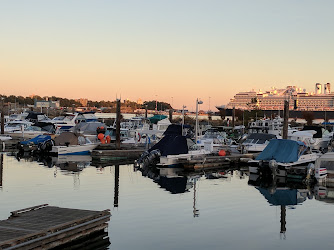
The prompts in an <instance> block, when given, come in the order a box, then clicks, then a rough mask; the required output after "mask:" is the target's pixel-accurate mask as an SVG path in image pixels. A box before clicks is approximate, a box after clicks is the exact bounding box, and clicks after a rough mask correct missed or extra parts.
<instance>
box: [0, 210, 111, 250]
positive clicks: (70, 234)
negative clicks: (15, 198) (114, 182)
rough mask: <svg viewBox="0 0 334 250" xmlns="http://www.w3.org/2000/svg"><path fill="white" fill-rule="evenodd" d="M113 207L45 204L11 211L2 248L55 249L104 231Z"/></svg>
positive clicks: (2, 224)
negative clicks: (74, 207)
mask: <svg viewBox="0 0 334 250" xmlns="http://www.w3.org/2000/svg"><path fill="white" fill-rule="evenodd" d="M110 216H111V215H110V210H109V209H108V210H104V211H92V210H81V209H70V208H60V207H54V206H48V205H47V204H43V205H40V206H35V207H30V208H25V209H21V210H17V211H13V212H11V216H10V217H9V218H8V219H7V220H3V221H0V249H51V248H55V247H59V246H61V245H64V244H70V243H71V242H73V241H76V240H79V239H84V238H87V237H89V236H90V235H93V234H96V233H98V232H101V233H103V232H104V230H105V229H106V228H107V226H108V222H109V220H110Z"/></svg>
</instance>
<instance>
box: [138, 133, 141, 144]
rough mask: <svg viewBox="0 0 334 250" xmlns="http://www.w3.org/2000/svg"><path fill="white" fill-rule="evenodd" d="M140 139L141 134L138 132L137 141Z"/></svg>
mask: <svg viewBox="0 0 334 250" xmlns="http://www.w3.org/2000/svg"><path fill="white" fill-rule="evenodd" d="M140 140H141V134H140V133H138V142H140Z"/></svg>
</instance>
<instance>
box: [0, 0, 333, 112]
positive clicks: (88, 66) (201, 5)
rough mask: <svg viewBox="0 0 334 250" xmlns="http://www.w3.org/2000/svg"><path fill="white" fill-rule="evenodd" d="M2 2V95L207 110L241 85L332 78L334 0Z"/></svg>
mask: <svg viewBox="0 0 334 250" xmlns="http://www.w3.org/2000/svg"><path fill="white" fill-rule="evenodd" d="M79 3H80V4H78V2H77V1H74V0H68V1H65V0H59V1H42V0H36V1H32V2H30V1H19V0H12V1H6V2H1V3H0V29H1V31H2V38H1V39H0V46H1V47H2V48H4V49H3V52H2V55H1V57H0V82H1V87H0V94H5V95H10V94H13V95H22V96H29V95H31V94H33V93H34V94H37V95H40V96H59V97H66V98H73V99H78V98H88V99H91V100H114V99H115V98H116V96H120V95H121V96H122V99H129V100H132V101H136V100H137V99H139V98H140V99H142V100H144V101H145V100H155V99H158V100H159V101H164V102H168V103H171V104H172V103H173V106H174V108H181V107H182V105H186V106H187V107H188V109H190V110H193V109H195V102H196V98H200V99H201V100H202V101H203V102H204V103H203V105H201V106H202V107H201V108H202V109H204V110H207V109H209V105H210V109H211V110H213V109H214V106H220V105H225V104H227V103H228V101H229V99H230V98H232V97H233V96H234V95H235V94H236V93H238V92H239V91H249V90H251V89H255V90H259V89H262V90H268V89H270V88H271V87H277V88H284V87H286V86H287V85H296V86H299V87H301V88H305V89H307V91H310V92H312V91H314V85H315V83H317V82H319V83H322V84H324V83H327V82H332V83H333V81H332V80H333V76H332V74H333V73H332V58H333V55H334V51H333V50H332V44H333V40H334V34H333V31H332V28H331V24H332V23H333V21H334V20H333V19H334V17H333V15H332V14H331V10H332V9H333V7H334V2H333V3H332V2H331V1H325V0H323V1H321V3H322V4H319V3H315V2H314V1H310V0H305V1H303V3H300V1H297V0H291V1H288V0H283V1H279V2H277V3H275V1H269V2H268V1H265V0H254V1H246V0H237V1H224V0H221V1H219V0H210V1H201V0H194V1H190V0H189V1H187V0H184V1H176V0H171V1H168V2H166V1H153V0H144V1H133V0H124V1H103V0H97V1H86V0H83V1H80V2H79Z"/></svg>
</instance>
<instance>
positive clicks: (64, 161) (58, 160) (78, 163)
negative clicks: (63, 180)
mask: <svg viewBox="0 0 334 250" xmlns="http://www.w3.org/2000/svg"><path fill="white" fill-rule="evenodd" d="M91 161H92V157H91V156H90V155H58V157H52V163H53V165H55V166H57V167H59V168H60V169H61V170H66V171H71V172H79V171H82V170H83V169H84V168H86V167H88V166H90V163H91Z"/></svg>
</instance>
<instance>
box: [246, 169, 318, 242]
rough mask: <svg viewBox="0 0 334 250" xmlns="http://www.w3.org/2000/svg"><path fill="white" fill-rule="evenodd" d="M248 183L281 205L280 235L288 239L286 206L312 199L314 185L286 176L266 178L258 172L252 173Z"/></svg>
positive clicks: (269, 199) (268, 199)
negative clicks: (257, 173)
mask: <svg viewBox="0 0 334 250" xmlns="http://www.w3.org/2000/svg"><path fill="white" fill-rule="evenodd" d="M248 184H249V185H252V186H254V187H255V188H256V189H257V190H258V191H259V192H260V193H261V194H262V195H263V197H264V198H265V199H266V200H267V202H268V203H269V204H270V205H271V206H279V207H280V222H281V223H280V235H281V239H286V231H287V228H286V223H287V222H286V221H287V214H286V208H289V209H295V208H296V206H297V205H301V204H302V203H303V202H305V201H306V200H307V199H312V198H313V187H311V186H309V185H306V183H304V182H302V181H297V182H296V181H294V180H291V179H288V178H285V177H281V178H265V177H262V176H259V175H256V174H250V176H249V181H248Z"/></svg>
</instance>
